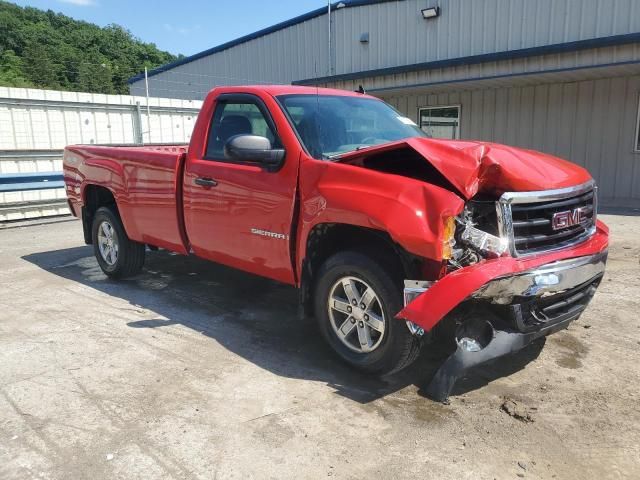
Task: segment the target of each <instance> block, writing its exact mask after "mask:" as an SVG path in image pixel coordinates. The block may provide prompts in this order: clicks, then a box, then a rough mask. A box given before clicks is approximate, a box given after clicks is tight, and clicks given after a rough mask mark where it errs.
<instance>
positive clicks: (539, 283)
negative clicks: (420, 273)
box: [472, 250, 608, 305]
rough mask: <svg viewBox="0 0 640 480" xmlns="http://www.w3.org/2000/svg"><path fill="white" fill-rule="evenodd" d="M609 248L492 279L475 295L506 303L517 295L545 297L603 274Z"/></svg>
mask: <svg viewBox="0 0 640 480" xmlns="http://www.w3.org/2000/svg"><path fill="white" fill-rule="evenodd" d="M607 253H608V251H607V250H604V251H602V252H600V253H597V254H595V255H589V256H585V257H577V258H571V259H568V260H560V261H557V262H553V263H548V264H546V265H542V266H540V267H538V268H536V269H535V270H529V271H526V272H523V273H520V274H516V275H510V276H507V277H501V278H497V279H495V280H492V281H490V282H489V283H487V284H486V285H484V286H483V287H481V288H480V289H479V290H477V291H476V292H475V293H474V294H473V295H472V297H473V298H479V299H484V300H489V301H491V303H496V304H500V305H506V304H510V303H512V302H513V298H514V297H529V298H533V297H542V296H545V295H552V294H554V293H559V292H562V291H564V290H568V289H570V288H573V287H577V286H578V285H581V284H583V283H586V282H588V281H589V280H591V279H595V278H597V277H598V276H601V275H602V274H604V270H605V264H606V262H607Z"/></svg>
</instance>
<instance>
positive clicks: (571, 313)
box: [398, 222, 608, 401]
mask: <svg viewBox="0 0 640 480" xmlns="http://www.w3.org/2000/svg"><path fill="white" fill-rule="evenodd" d="M607 246H608V230H607V228H606V226H605V225H604V224H602V223H601V222H598V229H597V231H596V233H595V234H594V235H593V236H592V237H591V238H590V239H589V240H587V241H586V242H584V243H582V244H580V245H577V246H575V247H573V248H570V249H566V250H564V251H559V252H554V253H551V254H547V255H540V256H537V257H535V258H530V259H526V260H521V259H514V258H511V257H503V258H499V259H495V260H489V261H485V262H483V263H480V264H476V265H473V266H470V267H467V268H463V269H460V270H458V271H456V272H453V273H451V274H449V275H447V276H446V277H444V278H443V279H441V280H439V281H438V282H436V283H434V284H433V285H432V286H430V287H429V288H428V289H427V290H426V291H425V292H424V293H422V294H421V295H419V296H418V297H417V298H415V299H414V300H413V301H412V302H410V303H409V304H408V305H407V306H406V307H405V308H404V309H403V310H402V311H401V312H400V313H399V314H398V318H400V319H404V320H407V321H410V322H412V323H413V324H414V325H417V326H419V327H420V328H422V329H424V330H425V331H427V332H428V331H430V330H432V329H433V328H434V327H435V326H436V324H438V323H439V322H440V321H441V320H443V319H444V318H445V317H448V316H449V314H450V313H451V315H450V316H449V318H451V320H453V321H454V322H455V325H454V326H455V333H454V337H455V345H456V349H455V351H454V353H453V354H452V355H450V356H449V357H448V358H447V360H446V361H445V362H444V363H443V365H442V366H441V367H440V368H439V369H438V371H437V372H436V374H435V376H434V377H433V379H432V380H431V383H430V384H429V385H428V386H427V389H426V393H427V394H428V395H429V396H430V397H431V398H433V399H435V400H438V401H446V399H447V398H448V396H449V394H450V392H451V390H452V388H453V386H454V384H455V382H456V381H457V380H458V379H459V378H460V377H461V376H463V375H464V373H465V372H466V371H467V370H468V369H470V368H472V367H475V366H478V365H481V364H483V363H485V362H488V361H489V360H492V359H495V358H498V357H501V356H503V355H507V354H509V353H513V352H516V351H518V350H520V349H522V348H523V347H525V346H526V345H528V344H529V343H531V342H532V341H533V340H535V339H537V338H540V337H543V336H546V335H549V334H551V333H554V332H557V331H558V330H562V329H564V328H566V327H567V326H568V325H569V324H570V323H571V322H572V321H573V320H575V319H576V318H578V317H579V316H580V314H581V313H582V312H583V311H584V309H585V308H586V306H587V305H588V303H589V301H590V300H591V298H592V297H593V295H594V293H595V291H596V288H597V286H598V285H599V283H600V280H601V279H602V276H603V275H604V269H605V264H606V260H607ZM463 306H467V307H470V309H467V310H466V314H465V315H462V317H461V318H458V316H457V312H458V308H457V307H463ZM454 310H455V311H454ZM487 313H488V314H487Z"/></svg>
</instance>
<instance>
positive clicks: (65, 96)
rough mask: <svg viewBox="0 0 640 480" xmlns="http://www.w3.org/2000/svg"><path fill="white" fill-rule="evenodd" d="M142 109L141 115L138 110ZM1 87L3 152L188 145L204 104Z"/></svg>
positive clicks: (0, 118)
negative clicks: (137, 144) (82, 146)
mask: <svg viewBox="0 0 640 480" xmlns="http://www.w3.org/2000/svg"><path fill="white" fill-rule="evenodd" d="M138 103H139V104H140V113H138V107H137V106H136V104H138ZM149 105H150V111H151V114H150V116H149V123H150V125H147V114H146V112H147V110H146V98H144V97H133V96H128V95H102V94H90V93H78V92H60V91H55V90H36V89H25V88H9V87H0V150H24V149H26V150H35V149H53V150H59V149H62V148H64V147H65V146H66V145H69V144H74V143H78V144H82V143H85V144H92V143H112V144H118V143H135V142H138V141H139V140H140V134H142V137H143V139H144V141H145V142H147V143H151V142H155V143H173V142H175V143H183V142H188V141H189V140H190V138H191V131H192V130H193V126H194V124H195V119H196V117H197V114H198V111H199V109H200V107H201V106H202V102H200V101H196V100H181V99H178V100H176V99H170V98H150V99H149Z"/></svg>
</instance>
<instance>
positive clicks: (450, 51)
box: [130, 0, 640, 208]
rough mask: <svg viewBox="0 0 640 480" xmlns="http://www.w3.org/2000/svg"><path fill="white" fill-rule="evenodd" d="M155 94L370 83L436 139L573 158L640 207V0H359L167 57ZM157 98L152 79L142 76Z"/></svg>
mask: <svg viewBox="0 0 640 480" xmlns="http://www.w3.org/2000/svg"><path fill="white" fill-rule="evenodd" d="M148 80H149V89H150V93H151V95H154V96H163V97H175V98H185V99H202V98H203V97H204V95H205V94H206V92H207V91H208V90H209V89H211V88H212V87H213V86H216V85H229V84H247V83H294V84H302V85H319V86H329V87H334V88H343V89H349V90H355V89H357V88H358V87H359V85H363V86H364V87H365V89H366V90H367V92H368V93H371V94H373V95H376V96H379V97H381V98H383V99H385V100H386V101H388V102H390V103H391V104H393V105H394V106H395V107H396V108H397V109H398V110H400V111H401V112H403V113H404V114H405V115H407V116H408V117H410V118H412V119H413V120H414V121H416V123H418V124H419V125H420V126H421V127H422V128H423V129H425V130H427V131H428V132H430V133H431V134H432V135H433V136H435V137H448V138H464V139H481V140H489V141H496V142H501V143H506V144H510V145H517V146H521V147H526V148H532V149H536V150H541V151H544V152H548V153H552V154H556V155H559V156H561V157H564V158H568V159H570V160H572V161H573V162H576V163H578V164H580V165H583V166H586V167H587V168H588V169H589V170H590V171H591V172H592V174H593V175H594V177H596V180H597V181H598V183H599V184H600V197H601V203H602V204H604V205H608V206H618V207H634V208H638V207H640V131H639V123H640V98H639V97H640V1H639V0H369V1H367V0H351V1H347V0H344V1H341V2H339V3H333V4H331V7H330V13H329V9H327V8H321V9H318V10H315V11H313V12H310V13H308V14H306V15H303V16H300V17H297V18H294V19H292V20H290V21H287V22H284V23H281V24H278V25H274V26H273V27H270V28H268V29H265V30H261V31H259V32H256V33H254V34H251V35H248V36H246V37H242V38H239V39H237V40H235V41H232V42H229V43H226V44H224V45H220V46H218V47H215V48H212V49H210V50H207V51H204V52H202V53H199V54H196V55H193V56H191V57H187V58H185V59H182V60H180V61H178V62H175V63H173V64H169V65H165V66H163V67H161V68H158V69H156V70H153V71H151V72H150V73H149V79H148ZM130 83H131V93H132V94H133V95H142V94H144V92H145V83H144V76H138V77H134V78H132V79H131V80H130Z"/></svg>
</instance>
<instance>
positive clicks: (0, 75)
mask: <svg viewBox="0 0 640 480" xmlns="http://www.w3.org/2000/svg"><path fill="white" fill-rule="evenodd" d="M0 85H5V86H7V87H31V86H32V84H31V82H29V80H27V77H26V75H25V74H24V65H23V64H22V60H21V59H20V57H18V56H17V55H16V54H15V52H14V51H13V50H5V51H4V52H2V55H1V56H0Z"/></svg>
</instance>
